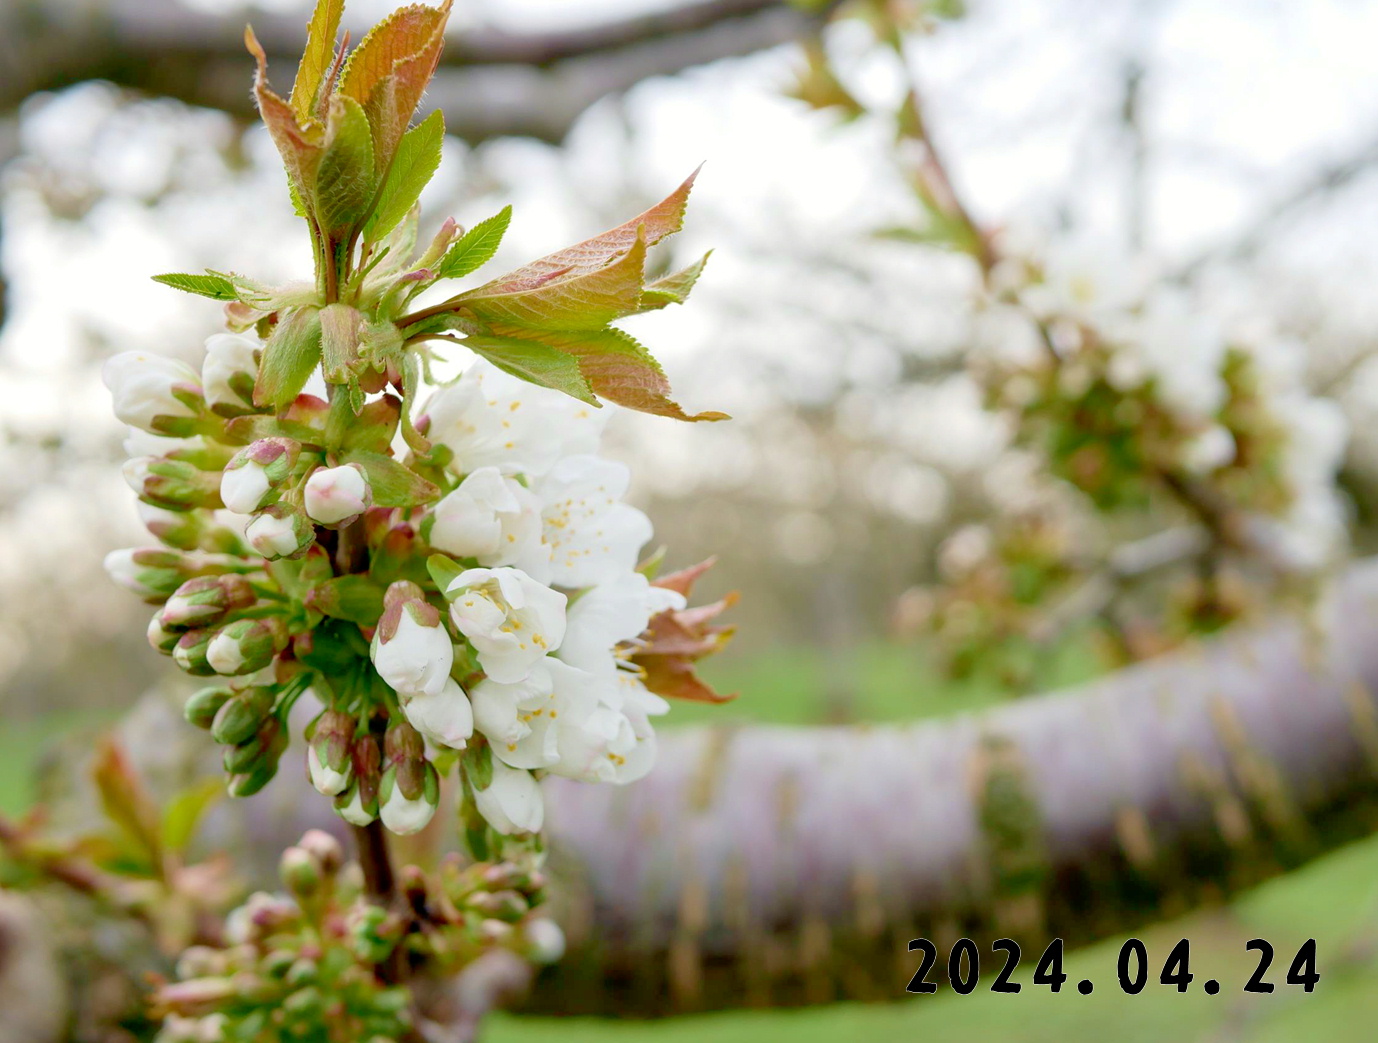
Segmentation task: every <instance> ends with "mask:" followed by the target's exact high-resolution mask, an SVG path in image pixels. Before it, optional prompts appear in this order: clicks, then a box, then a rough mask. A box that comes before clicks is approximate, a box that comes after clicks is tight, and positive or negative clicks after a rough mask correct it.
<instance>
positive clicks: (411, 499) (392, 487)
mask: <svg viewBox="0 0 1378 1043" xmlns="http://www.w3.org/2000/svg"><path fill="white" fill-rule="evenodd" d="M340 458H341V459H342V460H343V461H344V462H345V463H351V464H358V465H359V466H360V467H362V468H363V469H364V473H365V474H366V475H367V476H368V484H369V487H370V488H371V489H372V490H373V502H374V504H376V505H377V506H379V507H418V506H420V505H421V504H423V503H430V502H431V501H432V500H434V499H436V498H437V497H439V495H440V489H439V488H438V487H437V486H436V485H434V484H432V483H431V482H428V481H426V479H424V478H422V477H421V476H420V475H419V474H417V473H416V472H415V471H411V470H408V469H407V468H406V467H403V466H402V465H401V464H400V463H398V462H397V461H396V460H394V459H393V458H392V457H390V456H385V455H384V454H382V453H372V452H368V451H367V450H363V449H351V450H349V451H348V452H345V453H342V454H341V455H340Z"/></svg>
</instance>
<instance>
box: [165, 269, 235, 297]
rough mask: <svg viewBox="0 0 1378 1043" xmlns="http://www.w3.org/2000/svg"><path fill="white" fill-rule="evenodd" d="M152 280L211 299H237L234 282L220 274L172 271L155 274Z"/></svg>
mask: <svg viewBox="0 0 1378 1043" xmlns="http://www.w3.org/2000/svg"><path fill="white" fill-rule="evenodd" d="M153 281H154V282H160V283H162V284H163V285H164V286H171V287H172V288H173V289H174V290H182V291H183V292H184V293H196V294H200V295H201V296H202V297H209V298H210V299H211V300H213V301H237V300H239V291H238V290H237V289H235V285H234V283H232V282H230V280H229V279H226V278H225V277H223V276H220V275H184V274H180V273H177V272H172V273H170V274H168V275H155V276H154V277H153Z"/></svg>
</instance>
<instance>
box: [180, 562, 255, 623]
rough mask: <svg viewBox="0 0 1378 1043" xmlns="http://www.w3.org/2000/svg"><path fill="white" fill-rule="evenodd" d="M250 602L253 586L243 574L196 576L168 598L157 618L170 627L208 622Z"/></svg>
mask: <svg viewBox="0 0 1378 1043" xmlns="http://www.w3.org/2000/svg"><path fill="white" fill-rule="evenodd" d="M253 603H254V588H253V586H252V585H251V584H250V583H249V581H248V580H247V579H245V578H244V577H243V576H239V575H236V574H234V573H228V574H226V575H223V576H197V577H196V578H195V579H189V580H187V581H186V582H185V583H183V584H182V585H181V586H180V587H178V588H177V590H176V591H175V592H174V593H173V595H172V597H170V598H168V599H167V604H165V605H164V606H163V611H162V613H161V617H160V618H161V620H162V624H163V626H164V627H167V628H170V629H176V628H179V627H182V628H185V627H195V626H210V625H211V624H213V623H217V622H219V621H220V620H221V619H223V618H224V617H225V616H226V615H227V614H228V613H230V612H234V611H237V610H238V609H241V608H248V607H249V606H250V605H252V604H253Z"/></svg>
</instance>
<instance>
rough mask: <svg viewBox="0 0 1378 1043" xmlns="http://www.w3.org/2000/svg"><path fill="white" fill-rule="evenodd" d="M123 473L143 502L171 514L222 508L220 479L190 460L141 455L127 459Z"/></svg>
mask: <svg viewBox="0 0 1378 1043" xmlns="http://www.w3.org/2000/svg"><path fill="white" fill-rule="evenodd" d="M120 473H121V474H122V475H124V480H125V482H126V483H127V484H128V486H129V488H131V489H133V490H134V492H135V493H137V494H138V496H139V499H141V500H143V502H144V503H147V504H149V505H151V506H153V507H162V508H164V509H166V510H169V511H190V510H194V509H196V508H197V507H206V508H210V509H214V508H216V507H219V506H221V502H220V476H219V474H218V473H217V472H215V471H205V470H202V469H201V468H199V467H197V466H196V464H194V463H192V462H191V461H190V460H174V459H172V458H171V457H168V456H140V457H135V458H134V459H132V460H126V461H125V462H124V466H123V467H122V468H121V470H120Z"/></svg>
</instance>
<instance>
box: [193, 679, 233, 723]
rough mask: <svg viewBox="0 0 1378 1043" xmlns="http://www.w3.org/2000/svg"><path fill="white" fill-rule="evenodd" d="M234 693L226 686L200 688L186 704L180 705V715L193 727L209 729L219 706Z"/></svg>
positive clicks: (218, 710)
mask: <svg viewBox="0 0 1378 1043" xmlns="http://www.w3.org/2000/svg"><path fill="white" fill-rule="evenodd" d="M234 694H235V693H234V692H233V691H231V690H230V689H228V688H202V689H201V690H200V691H199V692H197V693H196V694H195V695H193V696H192V697H191V698H190V699H188V700H187V702H186V705H185V706H183V707H182V716H183V717H185V718H186V719H187V723H188V724H190V725H192V726H193V727H196V728H204V729H206V730H208V731H209V730H210V728H211V726H212V725H213V724H214V723H215V718H216V715H217V714H218V713H219V712H220V708H221V707H222V706H224V705H225V704H226V703H227V702H229V701H230V699H231V698H233V697H234Z"/></svg>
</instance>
